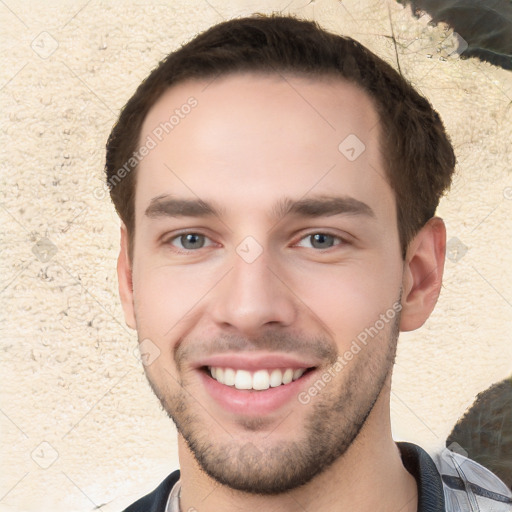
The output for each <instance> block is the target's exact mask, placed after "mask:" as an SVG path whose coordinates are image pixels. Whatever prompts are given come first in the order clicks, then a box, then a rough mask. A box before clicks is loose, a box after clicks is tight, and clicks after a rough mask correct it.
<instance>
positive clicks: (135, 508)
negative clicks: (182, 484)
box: [123, 471, 180, 512]
mask: <svg viewBox="0 0 512 512" xmlns="http://www.w3.org/2000/svg"><path fill="white" fill-rule="evenodd" d="M179 478H180V472H179V471H174V472H173V473H171V474H170V475H169V476H168V477H167V478H166V479H165V480H164V481H163V482H162V483H161V484H160V485H159V486H158V487H157V488H156V489H155V490H154V491H152V492H150V493H149V494H146V496H144V497H142V498H140V499H139V500H137V501H136V502H135V503H132V504H131V505H130V506H129V507H128V508H126V509H125V510H124V511H123V512H165V506H166V504H167V498H168V497H169V493H170V492H171V489H172V487H173V485H174V484H175V483H176V482H177V481H178V480H179Z"/></svg>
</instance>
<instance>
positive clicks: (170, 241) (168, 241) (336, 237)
mask: <svg viewBox="0 0 512 512" xmlns="http://www.w3.org/2000/svg"><path fill="white" fill-rule="evenodd" d="M186 235H196V236H202V237H205V239H206V240H208V241H209V242H210V243H209V244H207V245H205V246H203V247H199V248H198V249H184V248H179V247H176V246H175V245H173V242H174V241H176V240H179V239H180V238H181V237H184V236H186ZM314 235H324V236H328V237H332V238H333V239H334V242H335V243H334V245H333V246H331V247H328V248H326V249H317V248H314V247H306V249H315V252H325V251H328V250H329V249H334V248H335V247H339V246H344V245H348V244H350V242H349V241H348V240H347V239H346V238H344V237H341V236H339V235H335V234H333V233H330V232H329V231H310V232H309V233H305V234H302V235H301V236H300V238H299V239H298V240H297V242H295V243H293V245H292V247H300V246H299V243H300V242H302V241H303V240H305V239H307V238H310V237H313V236H314ZM336 242H337V243H336ZM163 243H164V245H167V246H172V247H173V250H175V251H176V252H178V253H181V254H190V253H192V252H197V251H199V250H200V249H204V248H207V247H211V246H213V245H215V242H213V241H212V240H211V238H210V237H209V236H208V235H206V234H204V233H202V232H200V231H184V232H182V233H178V234H176V235H174V236H172V237H170V238H167V239H166V240H164V242H163Z"/></svg>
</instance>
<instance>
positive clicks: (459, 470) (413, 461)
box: [124, 442, 512, 512]
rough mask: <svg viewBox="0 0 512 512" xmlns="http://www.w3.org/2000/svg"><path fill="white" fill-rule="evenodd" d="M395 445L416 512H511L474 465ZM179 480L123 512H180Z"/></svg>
mask: <svg viewBox="0 0 512 512" xmlns="http://www.w3.org/2000/svg"><path fill="white" fill-rule="evenodd" d="M397 446H398V448H399V450H400V454H401V456H402V462H403V465H404V467H405V468H406V469H407V471H409V473H411V474H412V475H413V476H414V478H415V479H416V483H417V484H418V512H512V493H511V492H510V490H509V489H508V487H507V486H506V485H505V484H504V483H503V482H502V481H501V480H500V479H499V478H498V477H497V476H495V475H494V474H493V473H491V472H490V471H489V470H488V469H486V468H484V467H483V466H481V465H480V464H478V463H477V462H475V461H473V460H471V459H468V458H466V457H463V456H462V455H459V454H456V453H453V452H449V451H447V450H445V451H443V452H442V453H441V454H439V455H436V456H435V457H434V458H432V457H431V456H430V455H429V454H428V453H427V452H426V451H425V450H423V449H422V448H420V447H419V446H417V445H415V444H412V443H404V442H398V443H397ZM179 478H180V472H179V471H174V472H173V473H171V474H170V475H169V476H168V477H167V478H166V479H165V480H164V481H163V482H162V483H161V484H160V485H159V486H158V487H157V488H156V489H155V490H154V491H153V492H152V493H150V494H148V495H146V496H144V497H143V498H141V499H140V500H138V501H136V502H135V503H133V504H132V505H130V506H129V507H128V508H127V509H125V511H124V512H180V509H179V492H180V482H179ZM181 512H183V511H181Z"/></svg>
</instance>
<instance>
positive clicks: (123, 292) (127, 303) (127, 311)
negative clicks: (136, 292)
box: [117, 224, 136, 329]
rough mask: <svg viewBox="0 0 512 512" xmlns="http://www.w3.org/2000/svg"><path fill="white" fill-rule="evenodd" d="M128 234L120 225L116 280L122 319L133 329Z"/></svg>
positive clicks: (123, 226) (133, 313)
mask: <svg viewBox="0 0 512 512" xmlns="http://www.w3.org/2000/svg"><path fill="white" fill-rule="evenodd" d="M128 241H129V240H128V232H127V230H126V227H125V225H124V224H122V225H121V247H120V250H119V256H118V258H117V278H118V281H119V296H120V297H121V305H122V307H123V311H124V319H125V322H126V325H128V327H130V328H132V329H135V328H136V325H135V310H134V306H133V281H132V264H131V261H130V257H129V251H128V247H129V244H128Z"/></svg>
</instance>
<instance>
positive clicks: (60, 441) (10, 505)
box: [0, 0, 512, 512]
mask: <svg viewBox="0 0 512 512" xmlns="http://www.w3.org/2000/svg"><path fill="white" fill-rule="evenodd" d="M254 11H259V12H271V11H282V12H291V13H295V14H297V15H299V16H303V17H307V18H311V19H315V20H317V21H318V22H319V23H321V24H322V25H323V26H325V27H326V28H328V29H331V30H334V31H338V32H340V33H343V34H346V35H350V36H352V37H354V38H356V39H358V40H359V41H361V42H362V43H363V44H365V45H367V46H368V47H370V49H372V50H373V51H375V52H376V53H377V54H379V55H380V56H382V57H383V58H385V59H386V60H388V61H389V62H391V63H392V64H393V65H395V67H396V66H397V58H398V62H399V65H400V69H401V71H402V73H403V74H404V75H405V76H406V77H407V78H408V79H409V80H410V81H411V82H412V83H413V84H414V85H415V86H416V87H418V88H419V89H420V90H421V91H422V93H423V94H424V95H426V96H427V97H428V98H429V99H430V101H431V102H432V103H433V104H434V106H435V107H436V109H437V110H438V111H439V112H440V114H441V116H442V118H443V120H444V122H445V124H446V126H447V129H448V131H449V133H450V134H451V137H452V140H453V143H454V146H455V148H456V152H457V156H458V161H459V163H458V170H457V176H456V179H455V182H454V184H453V187H452V189H451V191H450V193H449V194H448V195H447V196H446V197H445V198H444V199H443V201H442V204H441V206H440V208H439V214H440V215H441V216H442V217H444V219H445V221H446V223H447V227H448V239H449V251H448V260H447V265H446V271H445V283H444V287H443V291H442V294H441V297H440V300H439V304H438V307H437V309H436V311H435V312H434V314H433V315H432V317H431V319H430V320H429V321H428V323H427V324H426V325H425V326H424V327H423V328H422V329H420V330H419V331H417V332H414V333H408V334H406V335H402V336H401V342H400V345H399V355H398V360H397V364H396V369H395V377H394V383H393V391H392V404H391V406H392V416H393V429H394V435H395V438H396V439H398V440H410V441H413V442H416V443H418V444H421V445H422V446H424V447H425V448H427V449H428V450H430V451H435V450H438V449H441V448H442V447H443V446H444V440H445V438H446V436H447V434H448V433H449V432H450V430H451V429H452V427H453V425H454V424H455V423H456V421H457V419H458V418H459V417H460V416H461V415H462V414H463V412H464V411H465V409H466V408H467V407H468V406H470V405H471V403H472V402H473V400H474V398H475V396H476V394H477V393H478V392H480V391H482V390H484V389H486V388H487V387H488V386H489V385H491V384H492V383H494V382H496V381H499V380H501V379H503V378H504V377H506V376H508V375H510V373H511V372H512V363H511V361H512V344H511V343H510V329H511V327H512V321H511V318H512V315H511V312H512V291H511V286H510V283H511V278H512V265H511V262H512V257H511V256H512V247H511V244H510V240H511V235H512V222H511V221H510V218H511V212H512V177H511V170H512V158H511V155H512V152H511V151H512V150H511V144H510V141H511V140H512V121H511V105H512V104H511V98H512V74H511V73H510V72H506V71H503V70H500V69H498V68H495V67H494V66H492V65H490V64H487V63H480V62H479V61H477V60H475V59H469V60H461V59H458V58H457V53H456V52H455V53H453V51H454V48H455V47H454V45H453V42H454V37H455V36H453V35H452V36H448V37H447V35H448V34H449V32H446V31H443V29H442V28H440V27H437V28H436V27H431V26H429V25H428V24H427V23H426V20H425V19H424V18H422V19H420V20H416V19H414V18H413V17H412V16H411V13H410V10H409V8H403V7H401V6H400V5H398V4H396V3H395V2H393V1H391V0H389V1H388V2H382V1H380V0H379V1H373V0H363V1H356V0H347V1H342V2H336V1H334V0H317V1H313V2H308V1H307V0H292V1H291V2H290V1H289V0H286V1H279V0H275V1H258V2H255V1H245V2H243V1H240V2H233V1H228V2H223V1H221V0H208V1H207V0H175V1H172V2H171V1H169V2H163V1H157V0H151V1H146V2H137V1H135V0H129V1H126V2H114V1H109V2H107V1H104V0H90V1H84V2H77V1H71V0H68V1H65V0H58V1H57V0H56V1H50V2H43V1H41V0H37V1H32V2H31V1H27V0H19V1H18V2H13V1H6V2H1V4H0V17H1V32H0V33H1V35H0V38H1V44H2V48H3V52H2V60H3V62H2V68H1V75H0V111H1V125H2V130H1V137H2V139H1V140H2V143H1V145H0V151H1V152H2V157H1V159H0V166H1V188H0V196H1V200H0V216H1V219H2V229H1V232H2V245H1V251H2V252H1V263H0V300H1V311H0V315H1V319H2V327H1V329H2V336H1V342H0V343H1V344H0V346H1V354H2V359H1V363H0V364H1V375H2V381H3V385H2V387H1V395H0V426H1V433H2V448H1V450H2V451H1V460H2V466H3V467H2V472H1V474H2V476H1V478H0V511H1V512H4V511H36V510H37V511H41V510H52V511H54V512H59V511H61V510H62V511H67V512H69V511H89V510H93V509H95V508H99V509H101V510H105V511H119V510H122V509H123V507H124V506H126V505H127V504H128V503H130V502H132V501H133V500H134V499H135V498H136V497H138V496H140V495H142V494H143V493H145V492H147V491H149V490H151V489H152V488H154V487H155V486H156V485H157V484H158V483H159V482H160V481H161V479H163V477H164V476H165V475H167V474H168V473H169V472H170V471H171V470H172V469H175V468H177V467H178V461H177V454H176V447H175V430H174V426H173V425H172V422H171V421H170V420H169V419H167V417H166V416H165V414H164V413H163V412H162V411H161V410H160V407H159V404H158V403H157V400H156V398H155V397H154V396H153V395H152V393H151V391H150V389H149V386H148V385H147V383H146V380H145V377H144V375H143V370H142V366H141V364H140V362H139V361H138V359H137V358H136V356H135V354H136V346H137V343H136V337H135V335H134V333H133V332H131V331H129V330H128V329H127V328H126V326H125V325H124V321H123V316H122V313H121V309H120V304H119V299H118V293H117V279H116V275H115V263H116V256H117V250H118V238H119V234H118V230H119V221H118V218H117V216H116V214H115V212H114V209H113V206H112V205H111V203H110V199H109V197H108V195H107V194H106V192H105V188H104V187H103V186H102V178H103V165H104V146H105V142H106V138H107V136H108V133H109V131H110V128H111V126H112V124H113V122H114V120H115V119H116V116H117V114H118V112H119V109H120V108H121V107H122V106H123V105H124V103H125V102H126V100H127V99H128V98H129V97H130V95H131V94H132V93H133V91H134V90H135V88H136V86H137V85H138V83H139V82H140V81H141V80H142V79H143V78H144V77H145V76H146V75H147V74H148V72H149V71H150V70H151V69H152V68H153V67H154V66H155V65H156V63H157V62H158V61H159V60H160V59H161V58H162V57H164V56H165V55H166V54H167V53H168V52H169V51H171V50H172V49H174V48H176V47H177V46H178V45H180V44H181V43H182V42H185V41H186V40H188V39H190V38H191V37H193V36H194V35H195V34H196V33H198V32H200V31H202V30H204V29H206V28H207V27H209V26H211V25H213V24H214V23H216V22H219V21H221V20H223V19H228V18H231V17H234V16H239V15H245V14H250V13H252V12H254ZM393 38H394V39H393ZM395 43H396V44H395ZM469 455H470V456H471V454H469Z"/></svg>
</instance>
